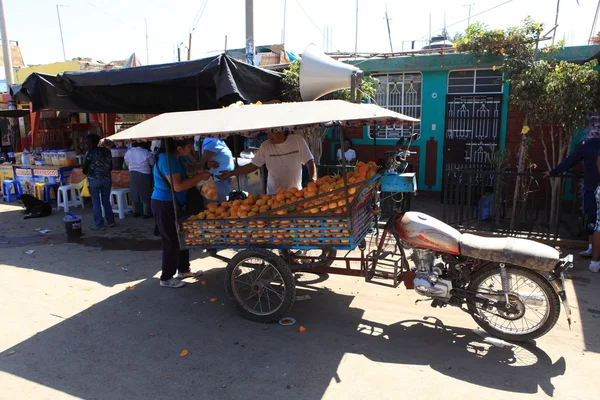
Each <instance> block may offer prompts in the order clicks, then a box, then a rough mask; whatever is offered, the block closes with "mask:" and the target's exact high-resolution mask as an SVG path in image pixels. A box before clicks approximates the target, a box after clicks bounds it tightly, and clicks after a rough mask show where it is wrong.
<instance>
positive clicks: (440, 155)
mask: <svg viewBox="0 0 600 400" xmlns="http://www.w3.org/2000/svg"><path fill="white" fill-rule="evenodd" d="M447 89H448V71H428V72H423V97H422V104H423V109H422V114H421V138H420V139H419V141H418V143H419V145H420V146H421V150H420V152H419V153H420V156H419V160H420V165H419V174H418V179H419V181H418V184H419V187H420V188H421V189H422V190H433V191H440V190H441V189H442V174H443V160H444V132H445V129H446V125H445V124H446V94H447ZM434 125H435V126H434ZM431 138H433V139H434V140H436V141H437V143H438V147H437V160H436V167H437V169H436V173H435V175H436V180H435V185H434V186H432V187H427V186H425V166H426V161H427V160H426V157H425V151H426V142H427V141H428V140H430V139H431Z"/></svg>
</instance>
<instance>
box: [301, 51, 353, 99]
mask: <svg viewBox="0 0 600 400" xmlns="http://www.w3.org/2000/svg"><path fill="white" fill-rule="evenodd" d="M358 74H362V71H361V70H360V69H358V68H356V67H355V66H352V65H349V64H344V63H343V62H340V61H337V60H334V59H333V58H331V57H329V56H327V55H326V54H325V53H323V52H321V51H319V50H318V49H317V46H315V45H314V44H312V43H311V44H309V45H308V46H307V47H306V49H305V50H304V53H303V54H302V60H301V61H300V96H302V100H304V101H312V100H316V99H318V98H319V97H321V96H324V95H326V94H327V93H331V92H334V91H336V90H340V89H347V88H349V87H351V86H352V76H353V75H358Z"/></svg>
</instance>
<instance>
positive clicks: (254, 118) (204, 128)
mask: <svg viewBox="0 0 600 400" xmlns="http://www.w3.org/2000/svg"><path fill="white" fill-rule="evenodd" d="M418 121H419V120H418V119H415V118H412V117H408V116H406V115H402V114H399V113H396V112H393V111H390V110H387V109H385V108H382V107H379V106H376V105H374V104H354V103H349V102H346V101H342V100H323V101H307V102H300V103H279V104H260V105H232V106H230V107H227V108H220V109H213V110H201V111H183V112H173V113H165V114H161V115H159V116H156V117H154V118H151V119H149V120H147V121H144V122H141V123H139V124H137V125H135V126H133V127H131V128H128V129H125V130H123V131H121V132H119V133H117V134H115V135H112V136H111V137H110V139H111V140H113V141H125V140H138V139H145V140H151V139H159V138H163V137H185V136H194V135H217V134H231V133H239V134H252V133H256V132H260V131H267V132H268V131H279V130H285V129H290V130H296V129H302V128H305V127H310V126H315V125H317V126H364V125H399V124H403V123H407V122H418Z"/></svg>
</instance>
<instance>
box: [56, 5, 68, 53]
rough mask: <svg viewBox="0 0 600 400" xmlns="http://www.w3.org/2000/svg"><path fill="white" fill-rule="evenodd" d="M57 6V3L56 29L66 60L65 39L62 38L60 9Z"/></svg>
mask: <svg viewBox="0 0 600 400" xmlns="http://www.w3.org/2000/svg"><path fill="white" fill-rule="evenodd" d="M58 7H60V5H58V4H57V5H56V15H58V29H60V43H61V44H62V50H63V58H64V60H65V61H67V55H66V53H65V40H64V39H63V32H62V24H61V22H60V11H59V10H58Z"/></svg>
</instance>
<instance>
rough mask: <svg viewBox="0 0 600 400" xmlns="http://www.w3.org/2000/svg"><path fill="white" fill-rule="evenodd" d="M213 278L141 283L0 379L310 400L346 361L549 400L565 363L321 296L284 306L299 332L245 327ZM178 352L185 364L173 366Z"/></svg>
mask: <svg viewBox="0 0 600 400" xmlns="http://www.w3.org/2000/svg"><path fill="white" fill-rule="evenodd" d="M223 273H224V270H223V269H212V270H210V271H207V272H205V275H204V277H203V279H205V280H206V281H207V283H208V284H207V285H202V284H200V283H194V284H190V285H187V286H186V287H185V288H183V289H179V290H165V289H161V288H160V287H159V285H158V283H157V281H156V279H149V280H146V281H143V282H141V283H139V284H138V285H137V286H136V287H135V290H125V291H123V292H120V293H118V294H117V295H115V296H112V297H110V298H108V299H106V300H105V301H102V302H101V303H98V304H96V305H94V306H92V307H90V308H88V309H86V310H84V311H83V312H81V313H79V314H77V315H75V316H73V317H72V318H69V319H66V320H64V321H63V322H61V323H59V324H57V325H55V326H53V327H51V328H49V329H47V330H45V331H42V332H39V333H38V334H37V335H35V336H33V337H31V338H30V339H28V340H26V341H23V342H21V343H19V344H17V345H16V346H13V347H12V348H10V349H7V350H6V351H5V352H3V353H0V360H2V362H1V363H0V370H1V371H3V372H6V373H9V374H12V375H15V376H18V377H21V378H23V379H26V380H29V381H33V382H36V383H38V384H40V385H45V386H48V387H51V388H54V389H56V390H59V391H61V392H64V393H67V394H69V395H72V396H77V397H81V398H121V399H123V398H127V399H134V398H140V399H141V398H144V399H145V398H172V397H174V396H177V397H180V398H191V397H192V396H194V397H199V398H203V397H204V398H205V397H207V396H209V397H212V398H239V397H240V396H242V395H243V397H244V398H259V397H264V395H265V393H264V389H265V388H269V393H268V396H267V397H269V398H284V396H295V397H298V398H321V397H322V396H323V394H324V392H325V391H326V389H327V388H328V387H329V386H330V384H331V385H335V384H336V382H338V383H339V382H340V379H341V378H340V377H339V376H338V374H337V371H338V368H339V367H340V364H341V362H342V359H343V357H344V355H346V354H348V353H354V354H361V355H364V356H365V357H367V358H369V359H371V360H374V361H376V362H384V363H393V364H405V365H419V366H429V367H430V368H432V369H434V370H436V371H439V372H440V373H442V374H444V375H447V376H449V377H452V378H455V379H459V380H461V381H464V382H469V383H471V384H474V385H478V386H482V387H488V388H494V389H499V390H503V391H507V392H514V393H536V392H537V391H538V388H539V387H541V388H542V389H543V391H544V392H545V393H547V394H548V395H552V393H553V390H554V388H553V384H552V379H553V378H554V377H556V376H559V375H562V374H563V373H564V371H565V368H566V364H565V361H564V359H562V358H560V359H559V360H558V361H557V362H556V363H552V361H551V360H550V358H549V356H548V355H547V354H546V353H545V352H544V351H543V350H542V349H539V348H536V347H535V345H534V344H530V345H526V346H523V347H516V348H515V349H512V350H509V349H500V348H496V347H490V346H489V345H488V344H485V343H483V342H482V339H481V338H480V337H479V336H477V335H475V334H473V333H472V332H471V331H470V330H466V329H462V328H456V327H449V326H444V325H443V323H442V322H441V321H439V320H435V319H428V320H416V321H402V322H398V323H395V324H393V325H389V326H387V325H377V324H375V323H373V322H370V321H367V320H364V319H363V314H364V311H363V310H362V309H358V308H354V307H350V303H351V302H352V300H353V299H354V296H348V295H341V294H336V293H335V292H333V291H330V290H328V289H322V288H321V289H318V290H317V291H315V290H314V288H313V289H311V291H310V294H311V296H312V299H311V300H309V301H300V302H297V303H296V304H295V306H294V311H293V312H294V317H295V318H296V319H297V320H298V321H302V322H303V323H304V324H305V325H306V326H307V327H308V331H307V332H306V333H299V332H298V330H297V329H298V325H295V326H291V327H283V326H280V325H278V324H268V325H265V324H258V323H253V322H249V321H246V320H244V319H242V318H240V317H239V316H238V314H237V313H236V310H235V308H234V307H233V306H232V305H231V303H230V302H229V301H227V300H226V298H225V293H224V289H223V284H222V280H223ZM299 284H301V285H305V286H310V285H308V284H307V282H306V281H300V282H299ZM305 293H309V291H308V290H305V289H303V288H302V287H299V292H298V294H299V295H301V294H305ZM214 297H216V298H218V301H216V302H211V301H210V300H209V299H210V298H214ZM183 349H188V350H189V354H188V355H187V356H186V357H180V356H179V353H180V352H181V351H182V350H183ZM10 352H14V353H12V355H10V356H8V354H9V353H10ZM158 366H160V368H159V367H158ZM360 374H361V372H360V371H356V376H357V378H358V379H359V378H360ZM412 376H413V377H414V376H415V375H412ZM524 376H526V377H527V378H526V379H524V378H523V377H524ZM332 380H333V383H332ZM403 381H404V383H402V382H403ZM365 384H368V382H365ZM401 384H409V383H408V382H406V380H405V379H403V378H402V377H401V376H399V377H398V381H394V382H389V385H390V388H393V387H397V388H398V390H401V387H398V385H401ZM411 385H412V383H411Z"/></svg>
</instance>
